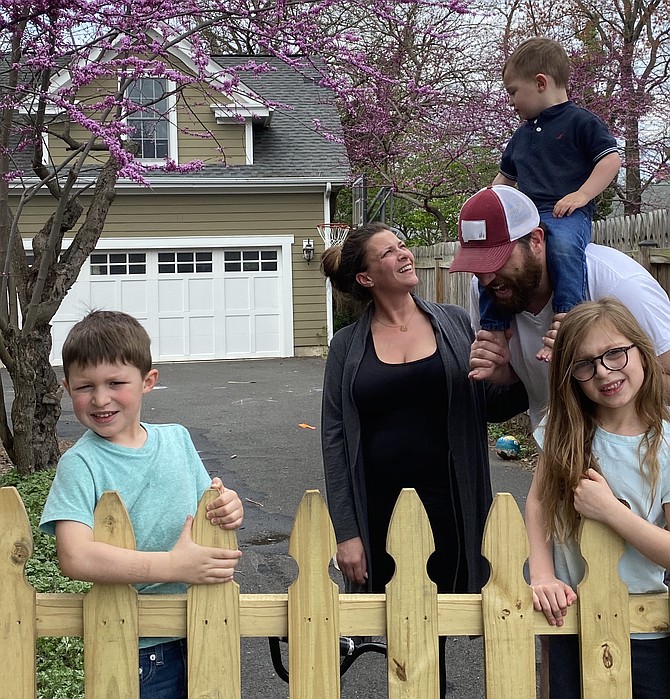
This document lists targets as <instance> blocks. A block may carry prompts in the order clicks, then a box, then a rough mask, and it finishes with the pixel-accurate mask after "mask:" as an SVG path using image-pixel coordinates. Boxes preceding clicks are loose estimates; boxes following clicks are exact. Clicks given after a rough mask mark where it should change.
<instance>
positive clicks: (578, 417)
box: [526, 298, 670, 699]
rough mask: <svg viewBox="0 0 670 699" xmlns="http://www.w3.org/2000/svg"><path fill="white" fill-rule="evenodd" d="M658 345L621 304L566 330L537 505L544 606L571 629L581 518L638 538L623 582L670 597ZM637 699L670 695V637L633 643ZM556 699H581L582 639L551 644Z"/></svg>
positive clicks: (592, 305) (603, 305) (553, 377)
mask: <svg viewBox="0 0 670 699" xmlns="http://www.w3.org/2000/svg"><path fill="white" fill-rule="evenodd" d="M662 374H663V370H662V368H661V366H660V364H659V363H658V361H657V359H656V356H655V351H654V346H653V344H652V342H651V340H650V339H649V337H648V336H647V335H646V334H645V333H644V331H643V330H642V329H641V327H640V325H639V324H638V322H637V320H636V319H635V318H634V317H633V315H632V314H631V313H630V311H629V310H628V309H627V308H626V307H625V306H624V305H623V304H622V303H621V302H619V301H617V300H616V299H614V298H604V299H602V300H600V301H589V302H585V303H582V304H580V305H578V306H576V307H575V308H574V309H572V310H571V311H570V312H569V313H568V314H567V315H566V316H565V319H564V320H563V323H562V324H561V327H560V329H559V331H558V334H557V337H556V342H555V345H554V350H553V357H552V362H551V369H550V397H549V406H548V412H547V415H546V416H545V418H544V419H543V421H542V422H541V423H540V425H539V426H538V428H537V430H536V431H535V438H536V440H537V442H538V444H539V446H540V448H541V450H542V452H541V455H540V458H539V461H538V465H537V469H536V472H535V476H534V478H533V483H532V485H531V488H530V492H529V494H528V499H527V503H526V527H527V529H528V539H529V543H530V558H529V564H530V580H531V586H532V588H533V602H534V604H535V609H537V610H541V611H543V612H544V614H545V616H546V617H547V620H548V622H549V624H550V625H552V626H562V624H563V616H564V615H565V614H566V611H567V608H568V607H569V606H570V605H571V604H572V603H573V602H574V601H575V600H576V598H577V595H576V594H575V590H576V589H577V585H578V583H579V582H580V580H581V579H582V577H583V575H584V562H583V560H582V558H581V557H580V555H579V548H578V545H577V529H578V524H579V517H580V516H582V517H590V518H592V519H596V520H598V521H601V522H603V523H605V524H607V525H608V526H609V527H611V528H612V529H613V530H614V531H616V532H617V533H618V534H619V535H620V536H621V537H623V538H624V539H625V541H626V550H625V553H624V555H623V557H622V558H621V561H620V564H619V575H620V577H621V579H622V580H623V582H625V583H626V585H627V586H628V590H629V592H631V593H647V592H662V591H666V590H667V587H666V586H665V584H664V582H663V576H664V570H665V569H666V568H670V531H667V530H666V529H665V528H664V527H666V526H668V524H669V523H670V447H669V444H668V442H669V440H668V438H669V437H670V413H669V412H668V408H667V406H666V404H665V401H664V395H663V380H662ZM631 656H632V678H633V699H646V698H647V697H654V698H656V697H658V696H659V688H663V687H665V689H664V690H661V691H662V692H666V691H667V690H668V687H670V663H668V662H667V658H669V657H670V635H668V634H667V633H654V634H632V635H631ZM549 682H550V693H551V697H552V699H562V698H568V697H569V698H570V699H572V698H573V697H579V696H581V693H580V676H579V644H578V637H577V636H575V635H567V636H551V637H550V639H549Z"/></svg>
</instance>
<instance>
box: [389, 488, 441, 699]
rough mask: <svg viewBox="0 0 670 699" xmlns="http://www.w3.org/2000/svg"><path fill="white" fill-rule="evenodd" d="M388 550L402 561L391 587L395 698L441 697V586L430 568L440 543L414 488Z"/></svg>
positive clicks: (397, 512)
mask: <svg viewBox="0 0 670 699" xmlns="http://www.w3.org/2000/svg"><path fill="white" fill-rule="evenodd" d="M386 550H387V551H388V552H389V554H390V555H391V556H393V559H394V561H395V564H396V567H395V573H394V574H393V577H392V578H391V581H390V582H389V583H388V585H387V586H386V634H387V642H388V644H387V651H388V653H387V654H388V678H389V699H419V698H420V699H437V696H438V693H439V666H438V632H437V587H436V585H435V583H434V582H432V581H431V580H430V578H429V577H428V573H427V572H426V563H427V562H428V558H429V557H430V555H431V553H433V551H435V543H434V541H433V532H432V530H431V528H430V522H429V521H428V516H427V515H426V511H425V509H424V507H423V504H422V502H421V500H420V499H419V496H418V495H417V493H416V491H415V490H414V489H413V488H403V490H401V491H400V495H399V496H398V500H397V502H396V504H395V507H394V508H393V515H392V516H391V522H390V524H389V530H388V536H387V539H386Z"/></svg>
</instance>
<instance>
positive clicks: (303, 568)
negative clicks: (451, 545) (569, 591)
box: [0, 488, 669, 699]
mask: <svg viewBox="0 0 670 699" xmlns="http://www.w3.org/2000/svg"><path fill="white" fill-rule="evenodd" d="M216 494H217V491H210V492H208V493H205V495H204V496H203V498H202V500H201V503H200V507H199V509H198V513H197V516H196V518H195V523H194V529H193V538H194V540H195V541H196V542H198V543H200V544H203V545H207V546H221V547H225V548H231V547H233V548H234V547H235V546H236V541H235V535H234V533H231V532H224V531H221V530H220V529H218V528H216V527H213V526H211V524H210V523H209V522H208V521H207V520H206V519H205V516H204V515H205V509H204V508H205V505H206V503H207V502H209V501H210V500H211V499H213V498H214V497H216ZM94 534H95V537H96V539H98V540H100V541H106V542H108V543H111V544H115V545H118V546H125V547H127V548H132V547H134V536H133V532H132V528H131V526H130V522H129V520H128V516H127V513H126V511H125V508H124V507H123V505H122V503H121V501H120V499H119V498H118V495H116V494H115V493H106V494H105V495H103V497H102V498H101V500H100V502H99V504H98V507H97V509H96V513H95V527H94ZM580 536H581V539H580V544H581V551H582V554H583V556H584V558H585V559H586V562H587V569H588V573H587V577H586V578H585V580H584V581H583V582H582V584H581V586H580V587H579V590H578V593H579V602H578V603H577V604H575V605H574V606H573V607H572V608H571V609H570V611H569V613H568V615H567V617H566V623H565V626H564V627H562V629H556V628H552V627H549V626H548V625H547V623H546V621H545V619H544V616H543V615H542V614H541V613H539V612H535V611H533V605H532V595H531V590H530V588H529V587H528V585H527V584H526V582H525V580H524V576H523V566H524V561H525V560H526V558H527V555H528V543H527V539H526V534H525V529H524V525H523V520H522V518H521V515H520V513H519V510H518V508H517V505H516V503H515V501H514V499H513V498H512V496H511V495H509V494H506V493H504V494H499V495H497V496H496V499H495V502H494V505H493V507H492V509H491V512H490V515H489V518H488V522H487V525H486V531H485V537H484V545H483V553H484V555H485V556H486V558H487V559H488V561H489V562H490V565H491V576H490V579H489V582H488V583H487V585H486V586H485V587H484V589H483V590H482V593H481V594H472V595H437V594H436V591H435V586H434V584H433V583H432V582H431V581H430V580H429V579H428V577H427V575H426V561H427V559H428V557H429V556H430V554H431V552H432V551H433V537H432V533H431V530H430V525H429V523H428V519H427V517H426V514H425V511H424V509H423V506H422V505H421V502H420V501H419V499H418V497H417V496H416V493H415V492H414V491H413V490H404V491H403V492H402V493H401V495H400V497H399V499H398V503H397V504H396V508H395V510H394V514H393V518H392V521H391V525H390V527H389V533H388V550H389V553H390V554H391V555H392V556H393V558H394V559H395V561H396V566H397V567H396V574H395V576H394V578H393V580H391V582H390V583H389V585H388V586H387V590H386V595H346V594H339V592H338V587H337V585H335V583H333V581H332V580H331V579H330V577H329V564H330V561H331V558H332V556H333V554H334V553H335V549H336V545H335V537H334V534H333V529H332V525H331V522H330V519H329V516H328V512H327V509H326V506H325V504H324V502H323V499H322V498H321V496H320V494H319V492H318V491H314V490H312V491H307V492H306V493H305V496H304V497H303V500H302V502H301V504H300V507H299V509H298V513H297V515H296V518H295V522H294V525H293V530H292V534H291V539H290V546H289V553H290V554H291V556H293V558H294V559H295V560H296V562H297V564H298V569H299V571H298V576H297V579H296V581H295V582H294V583H293V584H292V585H291V587H290V588H289V589H288V594H275V595H268V594H264V595H250V594H242V595H241V594H240V592H239V587H238V585H237V583H234V582H233V583H229V584H223V585H216V586H215V585H211V586H208V585H202V586H192V587H191V588H189V590H188V593H187V594H186V595H173V596H167V595H165V596H158V595H156V596H152V595H137V594H136V592H135V590H134V589H133V588H132V587H131V586H129V585H94V586H93V588H92V590H91V591H90V592H88V593H87V594H86V595H77V594H36V592H35V590H34V589H33V588H32V587H31V586H30V585H29V584H28V583H27V582H26V579H25V564H26V561H27V560H28V558H29V557H30V556H31V554H32V536H31V530H30V526H29V522H28V518H27V516H26V512H25V509H24V507H23V503H22V502H21V499H20V497H19V495H18V493H17V492H16V490H15V489H14V488H2V489H0V560H1V561H2V563H1V564H0V657H2V658H3V659H4V660H3V663H4V665H5V670H4V671H3V679H2V696H3V697H11V698H12V699H34V698H35V644H36V639H37V637H39V636H83V638H84V648H85V650H84V656H85V657H84V667H85V692H86V697H87V699H97V698H98V697H105V698H106V699H109V698H117V699H132V697H137V696H138V693H139V687H138V683H139V679H138V661H137V639H138V637H140V636H163V637H165V636H180V635H181V636H186V637H187V638H188V663H189V686H188V692H189V697H191V698H192V699H194V698H196V697H197V698H198V699H201V698H204V697H209V698H214V697H216V698H220V699H224V698H225V699H228V698H230V699H238V698H239V697H240V696H241V682H240V637H241V636H255V637H266V636H288V638H289V674H290V683H289V696H290V699H314V697H319V698H321V697H323V699H336V698H337V697H339V696H340V677H339V671H338V669H339V636H340V635H349V636H352V635H353V636H386V637H387V642H388V685H389V687H388V696H389V697H390V698H391V699H436V697H437V696H438V664H437V655H438V635H445V636H459V635H483V637H484V651H485V669H486V672H485V674H486V678H485V686H486V696H487V698H488V699H512V698H514V699H518V698H526V697H535V696H536V690H535V687H536V678H535V637H536V635H538V634H548V633H569V634H574V633H579V634H580V637H581V657H582V669H583V676H584V681H583V697H585V698H586V699H596V698H597V699H603V698H605V697H607V698H611V699H615V698H616V699H618V698H621V699H623V698H624V697H630V691H631V690H630V652H629V642H628V637H629V633H630V632H635V631H637V632H649V631H658V630H668V628H669V614H668V597H667V595H635V596H629V595H628V593H627V590H626V587H625V585H624V584H623V583H621V581H620V580H619V577H618V574H617V561H618V559H619V557H620V555H621V553H622V552H623V542H622V540H621V539H620V538H619V537H618V536H617V535H615V534H614V533H613V532H612V531H611V530H609V529H608V528H607V527H605V526H603V525H600V524H599V523H596V522H593V521H587V522H585V524H584V525H583V527H582V531H581V534H580Z"/></svg>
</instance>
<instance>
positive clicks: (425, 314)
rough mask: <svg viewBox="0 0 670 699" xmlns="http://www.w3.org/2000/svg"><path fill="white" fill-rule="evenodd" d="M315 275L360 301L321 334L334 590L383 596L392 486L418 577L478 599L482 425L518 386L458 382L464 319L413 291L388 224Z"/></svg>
mask: <svg viewBox="0 0 670 699" xmlns="http://www.w3.org/2000/svg"><path fill="white" fill-rule="evenodd" d="M321 269H322V271H323V273H324V274H325V276H326V277H328V278H329V279H330V280H331V283H332V285H333V287H334V288H335V289H337V290H338V291H340V292H342V293H345V294H348V295H350V296H351V297H353V298H354V299H357V300H358V301H363V302H367V308H366V310H365V312H364V313H363V315H362V317H361V318H360V319H359V320H358V321H356V322H355V323H353V324H352V325H349V326H347V327H345V328H342V329H341V330H339V331H338V332H337V333H336V334H335V336H334V337H333V339H332V342H331V344H330V350H329V354H328V360H327V362H326V370H325V376H324V389H323V406H322V420H321V425H322V427H321V429H322V449H323V461H324V469H325V477H326V492H327V498H328V506H329V510H330V515H331V518H332V521H333V525H334V528H335V535H336V538H337V562H338V565H339V567H340V570H341V571H342V573H343V575H344V580H345V585H346V588H347V590H348V591H351V592H363V591H367V592H384V589H385V586H386V584H387V583H388V582H389V580H390V579H391V577H392V575H393V569H394V564H393V560H392V559H391V557H390V556H389V555H388V554H387V553H386V533H387V530H388V525H389V521H390V518H391V513H392V510H393V507H394V505H395V502H396V499H397V497H398V495H399V493H400V490H401V489H402V488H415V489H416V491H417V493H418V495H419V497H420V498H421V500H422V502H423V505H424V507H425V509H426V512H427V515H428V518H429V520H430V524H431V527H432V530H433V536H434V539H435V553H434V554H433V555H432V556H431V558H430V560H429V563H428V575H429V576H430V578H431V579H432V580H433V581H434V582H435V583H436V585H437V588H438V591H439V592H442V593H448V592H456V593H465V592H479V591H480V590H481V587H482V585H483V584H484V583H485V582H486V579H487V576H488V565H487V563H486V561H485V559H484V558H483V557H482V555H481V544H482V533H483V528H484V523H485V521H486V516H487V514H488V511H489V507H490V505H491V483H490V476H489V461H488V439H487V431H486V422H487V419H489V420H491V421H502V420H506V419H509V418H510V417H512V416H514V415H516V414H518V413H519V412H521V411H523V410H524V409H525V408H526V406H527V397H526V394H525V390H524V389H523V385H522V384H521V383H518V384H515V385H514V386H511V387H499V386H493V385H490V384H487V383H485V382H484V383H480V382H476V381H470V380H469V379H468V372H469V356H470V345H471V344H472V342H473V340H474V332H473V330H472V327H471V325H470V319H469V316H468V314H467V312H466V311H465V310H464V309H463V308H461V307H459V306H452V305H441V304H436V303H431V302H428V301H424V300H423V299H421V298H419V297H418V296H416V295H415V294H414V293H413V290H414V288H415V287H416V285H417V284H418V281H419V280H418V278H417V275H416V271H415V269H414V256H413V255H412V252H411V251H410V250H409V249H408V248H407V246H406V245H405V243H404V242H403V241H402V240H400V239H399V238H398V237H397V236H396V235H395V234H394V233H393V232H392V231H391V230H390V229H389V228H388V226H386V225H384V224H381V223H371V224H367V225H365V226H362V227H360V228H357V229H355V230H353V231H352V232H351V233H350V234H349V235H348V237H347V238H346V239H345V241H344V243H343V244H342V245H341V246H340V245H337V246H333V247H331V248H328V249H327V250H326V252H325V253H324V254H323V258H322V262H321ZM496 408H497V409H496ZM440 640H441V641H442V643H441V667H440V687H441V690H440V691H441V693H442V696H443V695H444V692H445V685H446V681H445V668H444V651H443V649H444V639H440Z"/></svg>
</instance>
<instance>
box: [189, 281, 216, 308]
mask: <svg viewBox="0 0 670 699" xmlns="http://www.w3.org/2000/svg"><path fill="white" fill-rule="evenodd" d="M215 302H216V296H215V293H214V280H213V279H189V280H188V308H189V310H190V311H191V312H192V313H193V312H196V313H197V312H202V311H209V312H210V313H213V312H214V304H215Z"/></svg>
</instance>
